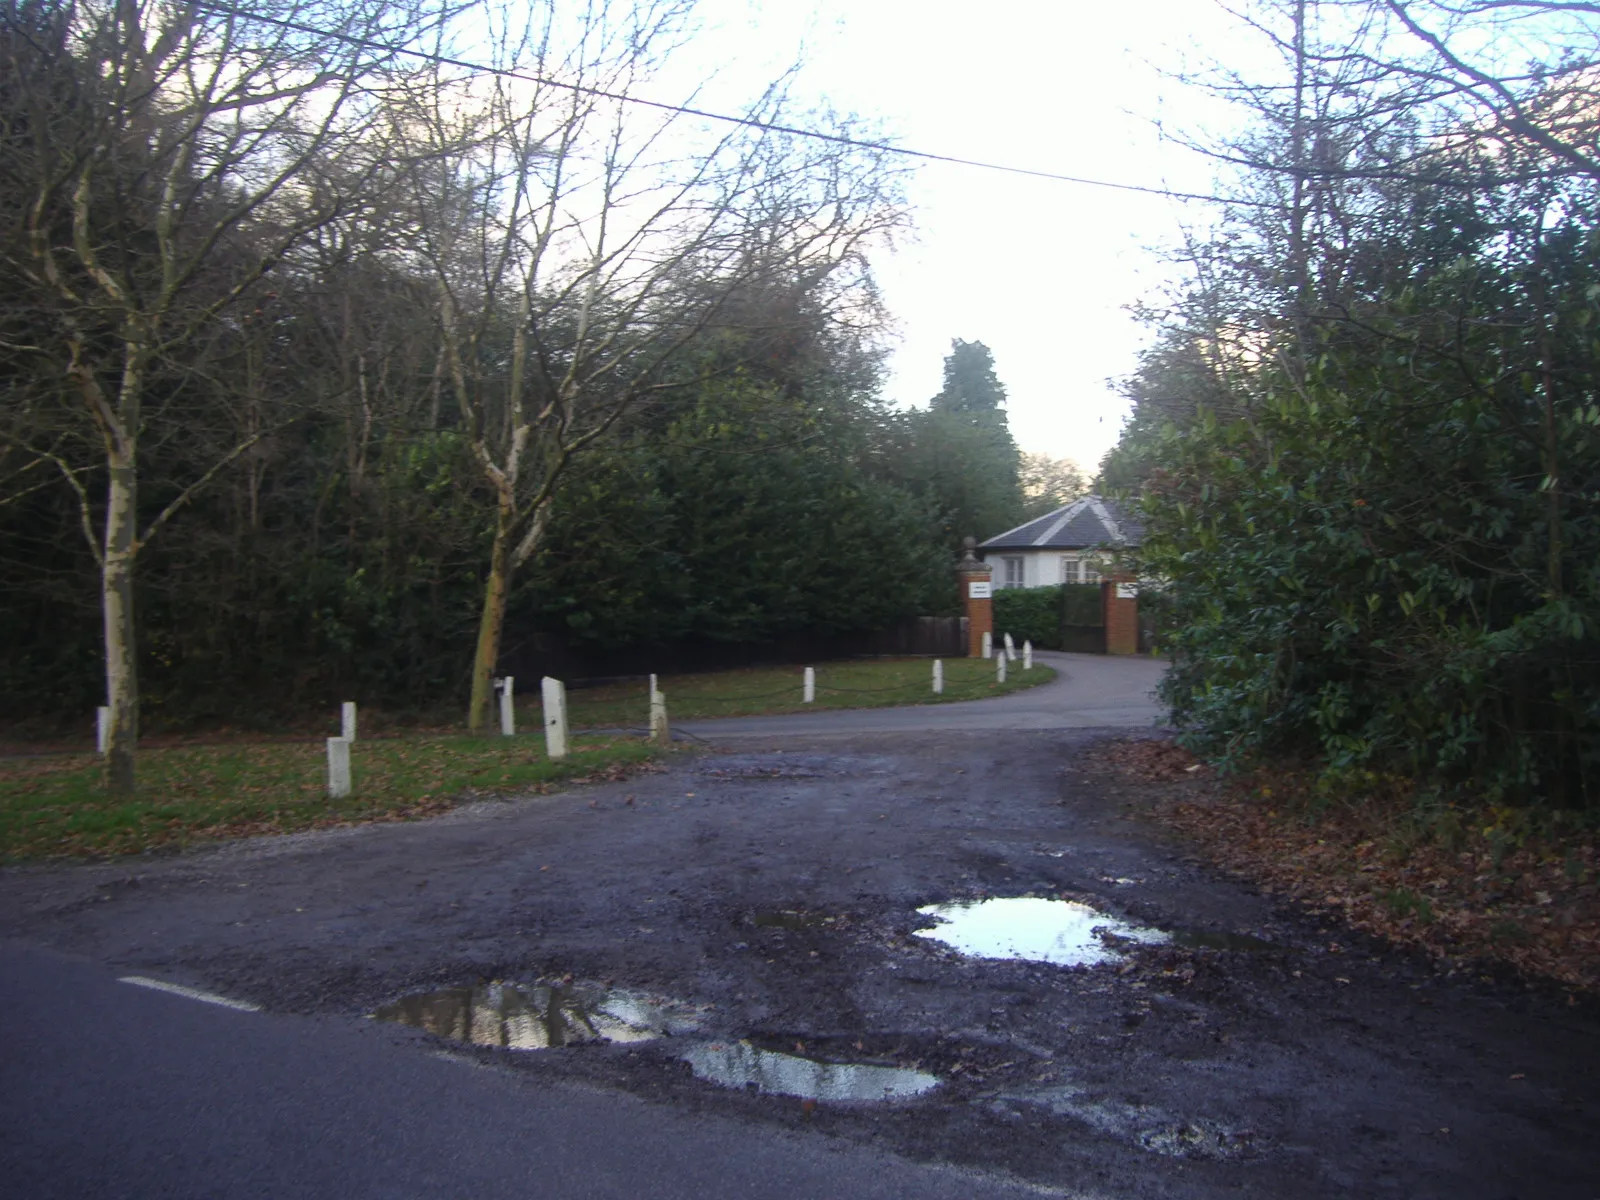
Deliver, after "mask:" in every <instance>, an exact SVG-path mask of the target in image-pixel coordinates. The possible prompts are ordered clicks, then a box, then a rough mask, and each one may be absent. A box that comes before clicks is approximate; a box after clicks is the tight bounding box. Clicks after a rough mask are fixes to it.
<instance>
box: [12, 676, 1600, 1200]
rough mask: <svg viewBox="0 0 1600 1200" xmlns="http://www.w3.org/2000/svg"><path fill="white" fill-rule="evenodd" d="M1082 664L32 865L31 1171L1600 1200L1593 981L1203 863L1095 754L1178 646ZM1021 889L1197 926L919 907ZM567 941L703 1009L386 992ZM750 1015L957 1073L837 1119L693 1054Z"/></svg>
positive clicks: (23, 972) (25, 1183) (543, 1186)
mask: <svg viewBox="0 0 1600 1200" xmlns="http://www.w3.org/2000/svg"><path fill="white" fill-rule="evenodd" d="M1060 661H1061V663H1062V665H1063V666H1064V667H1065V668H1066V670H1065V674H1064V677H1063V678H1062V679H1060V680H1058V681H1056V682H1054V683H1052V684H1051V685H1048V686H1046V687H1042V688H1039V689H1036V690H1033V691H1030V692H1024V693H1020V694H1016V695H1013V696H1008V697H1004V698H1000V699H998V700H995V701H988V702H982V703H979V704H974V705H950V706H944V707H930V708H920V709H913V710H902V711H901V712H899V713H896V714H893V715H892V716H890V719H894V720H905V721H908V722H914V723H915V725H914V727H911V728H906V729H900V730H890V731H882V732H872V730H871V728H870V723H872V722H875V721H877V720H880V719H882V718H883V717H885V716H886V715H889V714H884V713H879V712H872V713H862V712H847V713H834V714H826V713H818V714H805V715H803V716H800V717H779V718H772V719H769V720H766V721H763V722H761V723H760V724H759V725H756V726H755V728H754V729H753V730H752V729H749V728H748V726H749V725H750V724H752V723H748V722H742V721H741V722H739V723H738V724H739V725H741V726H747V728H746V729H745V730H744V734H746V735H747V734H748V733H750V732H755V733H758V734H759V735H760V737H761V738H762V739H764V740H758V741H751V740H749V739H748V737H747V736H742V737H741V740H736V741H731V742H730V744H729V745H726V746H713V747H712V748H711V749H709V750H706V751H704V752H702V753H698V754H692V755H682V756H676V757H674V758H673V759H672V760H671V761H670V762H669V763H667V764H665V769H663V770H659V771H656V772H651V773H645V774H640V775H638V776H635V777H633V778H629V779H626V780H618V781H612V782H606V783H597V784H593V785H590V786H586V787H579V788H574V789H573V790H572V791H570V792H566V793H558V794H553V795H550V796H537V797H525V798H519V799H510V800H504V801H494V802H484V803H479V804H473V805H468V806H464V807H462V808H458V809H456V810H454V811H452V812H450V813H447V814H445V815H443V816H440V817H437V818H434V819H430V820H426V821H413V822H393V823H378V824H371V825H365V826H359V827H352V828H344V829H331V830H323V831H317V832H313V833H305V834H297V835H293V836H286V837H263V838H255V839H248V840H243V841H239V842H234V843H227V844H222V845H217V846H212V847H208V848H201V849H196V850H194V851H192V852H190V853H185V854H181V855H160V856H150V857H140V858H136V859H123V860H118V861H114V862H107V863H98V864H89V865H80V866H41V867H25V868H11V869H5V870H0V1004H3V1005H4V1009H3V1011H4V1012H5V1014H6V1015H7V1018H8V1020H9V1028H8V1029H7V1030H6V1031H5V1033H4V1034H3V1035H0V1197H3V1198H4V1200H9V1198H10V1197H13V1196H16V1197H55V1196H62V1197H67V1196H70V1197H74V1198H77V1197H85V1198H88V1200H102V1198H104V1200H109V1198H111V1197H145V1196H159V1197H166V1196H171V1197H235V1196H238V1197H246V1196H249V1197H255V1196H266V1197H280V1196H283V1197H340V1198H344V1197H351V1198H357V1200H364V1198H367V1197H372V1198H375V1200H390V1198H399V1197H436V1196H445V1197H454V1196H461V1197H498V1196H512V1195H515V1196H532V1197H537V1198H538V1200H568V1198H572V1200H579V1198H581V1200H590V1198H595V1197H599V1198H604V1197H612V1196H615V1197H623V1196H628V1197H633V1196H641V1197H644V1196H648V1197H662V1198H665V1200H672V1198H674V1197H690V1196H693V1197H695V1200H720V1198H722V1197H768V1196H770V1197H780V1196H781V1197H784V1198H786V1200H788V1198H792V1197H893V1196H904V1197H937V1198H942V1197H947V1196H948V1197H958V1196H959V1197H1001V1196H1005V1197H1010V1196H1021V1195H1029V1194H1032V1195H1039V1194H1044V1195H1052V1196H1093V1197H1107V1198H1109V1197H1116V1198H1117V1200H1134V1198H1140V1200H1143V1198H1147V1197H1148V1198H1151V1200H1155V1198H1158V1197H1160V1198H1165V1197H1184V1198H1185V1200H1241V1198H1242V1200H1280V1198H1282V1197H1295V1198H1296V1200H1300V1198H1306V1200H1311V1198H1317V1200H1321V1198H1327V1200H1333V1198H1335V1197H1344V1196H1385V1197H1390V1196H1392V1197H1406V1198H1407V1200H1412V1198H1420V1197H1429V1198H1433V1200H1508V1198H1513V1197H1521V1198H1522V1200H1529V1198H1530V1197H1535V1196H1537V1197H1539V1198H1540V1200H1595V1197H1597V1196H1600V1160H1597V1159H1596V1157H1595V1155H1594V1152H1593V1149H1592V1143H1593V1130H1594V1128H1595V1125H1596V1121H1600V1084H1597V1083H1596V1080H1600V1019H1597V1017H1596V1015H1595V1013H1594V1012H1593V1011H1591V1010H1590V1009H1588V1008H1586V1007H1584V1006H1580V1005H1576V1004H1568V1003H1566V1002H1565V1000H1564V999H1563V998H1562V997H1559V996H1553V997H1552V996H1549V995H1546V994H1544V993H1542V992H1537V991H1524V989H1523V988H1522V987H1521V986H1520V985H1516V984H1513V983H1509V982H1508V983H1505V984H1503V985H1500V984H1495V983H1494V982H1493V981H1492V980H1489V979H1479V978H1477V977H1475V976H1473V977H1468V976H1464V975H1457V974H1455V973H1454V972H1447V971H1444V970H1442V969H1436V968H1435V966H1434V965H1433V964H1431V963H1429V962H1427V961H1423V960H1417V959H1415V958H1413V957H1410V956H1407V955H1404V954H1399V953H1394V952H1389V951H1386V950H1385V949H1384V948H1383V947H1381V946H1379V945H1377V944H1375V943H1372V942H1370V941H1368V940H1366V939H1364V938H1362V937H1361V936H1360V935H1359V934H1354V933H1352V931H1350V930H1348V929H1345V928H1339V927H1332V926H1325V925H1323V924H1321V923H1320V922H1318V921H1316V920H1310V919H1307V918H1306V917H1305V916H1304V915H1303V914H1297V913H1296V912H1295V911H1293V910H1292V909H1289V908H1287V907H1285V906H1283V905H1281V904H1279V903H1278V902H1277V901H1276V900H1275V899H1274V898H1273V897H1271V896H1267V895H1263V894H1261V893H1260V892H1258V891H1255V890H1253V889H1251V888H1249V887H1247V886H1241V885H1240V884H1239V883H1238V882H1237V881H1234V880H1231V879H1228V878H1225V877H1222V876H1220V875H1218V874H1216V873H1214V872H1212V871H1209V870H1207V869H1206V868H1205V867H1204V866H1203V865H1201V864H1199V863H1197V862H1195V861H1193V860H1192V859H1189V858H1188V857H1186V856H1185V855H1184V853H1183V851H1182V848H1181V847H1177V846H1174V845H1173V844H1172V843H1171V842H1170V841H1169V840H1168V838H1167V835H1166V834H1164V833H1163V832H1162V831H1161V830H1160V829H1159V828H1157V827H1155V826H1152V825H1150V824H1149V823H1147V822H1145V821H1143V820H1142V819H1141V816H1140V814H1141V812H1142V811H1146V810H1147V809H1148V806H1149V805H1150V804H1152V803H1157V802H1162V803H1164V802H1167V801H1170V800H1173V799H1174V798H1182V797H1187V798H1189V799H1190V800H1191V801H1194V802H1202V803H1203V802H1204V799H1205V797H1206V795H1207V792H1206V788H1207V786H1208V785H1207V782H1206V780H1205V777H1204V776H1203V775H1194V776H1191V775H1187V774H1185V775H1184V776H1183V778H1182V779H1179V780H1176V781H1172V782H1168V783H1159V784H1157V783H1140V782H1138V781H1136V780H1131V779H1130V778H1128V777H1125V776H1123V775H1119V774H1117V773H1116V772H1115V771H1112V770H1111V769H1110V768H1109V766H1108V765H1106V764H1105V762H1104V761H1103V759H1102V758H1100V757H1099V752H1098V750H1097V747H1098V745H1099V744H1100V743H1101V742H1102V741H1103V740H1104V736H1105V734H1106V732H1108V731H1116V730H1117V729H1119V728H1120V730H1121V732H1123V733H1126V732H1128V731H1129V730H1130V729H1138V728H1139V727H1141V726H1146V727H1147V726H1148V725H1149V724H1150V723H1151V722H1153V721H1154V720H1155V719H1156V716H1157V714H1156V712H1155V710H1154V707H1153V705H1151V703H1150V701H1149V700H1148V698H1147V697H1146V695H1145V693H1146V692H1147V691H1148V689H1149V687H1150V685H1151V684H1153V683H1154V681H1155V676H1156V674H1157V672H1158V671H1159V669H1160V668H1159V665H1158V664H1153V663H1150V662H1148V661H1140V660H1093V659H1090V660H1085V659H1081V658H1077V657H1064V658H1063V659H1062V660H1060ZM1090 713H1097V714H1098V715H1097V716H1095V717H1094V720H1096V721H1098V722H1099V723H1100V727H1099V728H1095V727H1092V726H1090V727H1080V726H1079V725H1076V724H1074V723H1075V722H1082V721H1086V720H1089V719H1090V717H1089V716H1088V714H1090ZM1117 714H1123V715H1122V716H1121V717H1120V720H1121V721H1122V722H1123V723H1122V724H1121V725H1120V727H1119V726H1118V725H1116V724H1115V723H1114V722H1115V721H1117V720H1118V719H1119V717H1118V716H1117ZM834 722H838V724H834ZM930 722H933V723H938V724H934V725H932V726H931V727H930V726H929V724H928V723H930ZM947 722H960V724H958V725H956V726H955V727H951V726H950V725H949V724H945V723H947ZM991 722H992V723H993V724H991ZM698 724H699V725H702V726H703V725H709V724H710V723H698ZM729 724H730V725H732V724H733V723H732V722H730V723H729ZM829 725H833V729H832V730H830V729H829V728H828V726H829ZM840 725H842V726H844V728H845V730H846V731H847V732H848V733H849V734H851V735H857V736H852V737H845V736H840V733H839V726H840ZM796 727H799V728H801V729H803V731H804V733H805V734H807V735H810V736H791V735H788V734H786V733H785V732H784V731H785V730H792V729H794V728H796ZM1107 727H1109V730H1108V728H1107ZM719 736H720V735H718V734H716V733H714V732H713V733H711V734H710V737H711V739H712V740H713V741H716V740H717V739H718V738H719ZM727 736H729V737H730V739H731V738H734V737H740V736H741V735H740V731H738V730H730V731H729V733H728V735H727ZM1021 895H1028V896H1034V897H1042V896H1059V897H1062V898H1064V899H1072V900H1075V901H1077V902H1078V903H1079V904H1084V905H1089V906H1090V907H1092V908H1093V909H1094V910H1095V911H1096V912H1098V913H1100V914H1102V915H1103V916H1105V917H1106V918H1109V919H1115V920H1120V921H1128V922H1132V923H1134V924H1135V925H1141V926H1145V927H1148V928H1150V929H1154V930H1163V931H1171V933H1172V937H1173V939H1174V940H1173V941H1172V942H1170V943H1158V944H1148V945H1142V946H1140V947H1138V948H1125V950H1124V953H1126V955H1127V958H1126V961H1124V962H1122V963H1121V964H1120V965H1118V964H1115V963H1111V964H1104V963H1103V964H1100V965H1093V966H1086V967H1070V968H1066V967H1058V966H1054V965H1044V964H1039V963H1032V962H1006V961H999V960H991V959H977V958H967V957H964V956H962V955H960V954H957V953H955V952H954V951H952V950H949V949H947V948H945V947H943V946H941V945H939V944H938V943H937V942H935V941H930V940H929V938H928V937H926V936H924V934H923V933H921V932H918V931H919V930H925V929H926V928H927V927H928V925H929V921H928V918H926V917H925V916H922V915H921V913H922V909H923V906H926V905H928V904H930V903H945V902H952V901H954V902H961V901H964V900H970V899H974V898H980V897H989V896H1021ZM1241 938H1243V939H1244V940H1243V941H1242V942H1241V941H1240V940H1239V939H1241ZM1184 939H1186V940H1184ZM133 975H137V976H144V977H147V978H152V979H156V980H160V981H164V982H166V983H169V984H179V985H187V986H188V987H190V988H193V989H203V990H205V991H209V992H212V993H218V994H220V995H221V996H222V997H224V998H227V999H231V1000H233V1001H236V1002H251V1003H253V1004H256V1005H259V1006H260V1007H259V1009H258V1010H254V1011H241V1010H238V1009H233V1008H227V1007H219V1006H217V1005H215V1004H212V1003H209V1002H206V1001H205V1000H203V999H198V998H195V997H193V996H185V995H179V994H170V993H164V992H159V991H151V990H149V989H147V988H145V987H141V986H135V985H133V984H130V983H126V982H119V981H118V979H119V977H126V976H133ZM569 976H570V977H571V978H572V979H574V980H577V981H582V982H584V983H585V984H594V985H597V986H601V987H609V988H620V989H635V990H637V991H640V992H643V993H647V994H649V995H653V996H659V997H665V998H670V999H673V1000H677V1001H682V1002H684V1003H686V1004H691V1005H693V1006H695V1008H696V1011H698V1012H699V1013H701V1024H700V1025H699V1026H698V1027H697V1028H696V1029H695V1030H694V1031H693V1032H692V1033H685V1034H683V1035H682V1036H672V1037H666V1038H660V1039H656V1040H653V1041H646V1042H639V1043H627V1042H618V1043H613V1044H604V1045H595V1044H591V1045H583V1046H568V1047H566V1048H564V1049H560V1050H548V1051H539V1052H537V1053H526V1052H522V1051H514V1050H507V1049H503V1048H501V1047H500V1046H499V1045H497V1044H496V1045H486V1046H482V1047H475V1046H466V1045H459V1044H455V1043H449V1042H447V1041H445V1040H443V1039H434V1038H432V1037H429V1036H428V1035H426V1034H424V1033H422V1032H421V1031H419V1030H417V1029H413V1028H408V1027H403V1026H400V1025H394V1024H388V1023H381V1022H377V1021H372V1020H368V1019H366V1018H365V1017H364V1016H363V1014H366V1013H372V1012H374V1011H376V1010H378V1009H380V1008H382V1007H383V1006H385V1005H388V1004H390V1003H392V1002H394V1001H395V1000H397V999H398V998H400V997H402V996H418V995H420V994H423V993H431V992H433V991H434V990H435V989H440V988H449V989H462V988H469V987H474V986H476V985H478V984H482V983H488V982H490V981H496V980H502V981H511V982H519V983H523V984H525V985H528V986H537V985H539V984H540V982H541V981H543V982H544V983H553V982H557V981H560V980H563V979H565V978H567V977H569ZM474 1028H475V1029H476V1026H474ZM742 1040H747V1041H748V1042H749V1043H750V1045H751V1046H752V1047H756V1046H759V1047H762V1048H765V1049H767V1050H769V1051H778V1052H782V1053H791V1052H792V1053H794V1054H797V1055H800V1056H810V1057H811V1058H812V1059H813V1061H822V1062H830V1063H846V1064H848V1063H864V1064H865V1063H882V1064H892V1065H895V1066H901V1067H908V1068H911V1069H919V1070H926V1071H928V1072H930V1073H933V1074H935V1075H937V1076H938V1078H939V1080H940V1082H939V1085H938V1086H937V1087H936V1088H934V1089H933V1090H932V1091H930V1092H928V1093H926V1094H924V1095H920V1096H917V1097H915V1098H913V1099H910V1100H905V1101H896V1102H893V1103H887V1104H874V1103H848V1102H839V1103H835V1102H833V1101H825V1102H823V1103H820V1104H819V1105H817V1106H816V1107H815V1108H814V1109H810V1110H808V1109H806V1108H804V1107H803V1106H802V1105H801V1104H800V1102H799V1101H798V1100H797V1099H796V1098H794V1097H793V1096H790V1095H773V1094H770V1093H763V1092H760V1091H755V1092H751V1091H748V1090H746V1089H742V1088H730V1087H719V1086H717V1085H715V1084H713V1083H710V1082H707V1081H706V1080H705V1079H703V1078H697V1077H696V1076H695V1075H694V1074H693V1073H692V1072H691V1071H690V1069H689V1064H688V1063H687V1062H686V1057H687V1055H686V1051H688V1050H690V1049H692V1048H693V1047H694V1046H697V1045H701V1044H705V1045H708V1046H715V1045H717V1044H722V1043H727V1042H734V1043H737V1042H739V1041H742Z"/></svg>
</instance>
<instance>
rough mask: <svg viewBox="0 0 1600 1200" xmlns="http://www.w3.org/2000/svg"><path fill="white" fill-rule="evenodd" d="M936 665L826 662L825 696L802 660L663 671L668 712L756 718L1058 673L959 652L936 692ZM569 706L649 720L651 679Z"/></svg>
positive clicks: (1017, 686)
mask: <svg viewBox="0 0 1600 1200" xmlns="http://www.w3.org/2000/svg"><path fill="white" fill-rule="evenodd" d="M932 671H933V664H932V660H931V659H926V658H888V659H862V660H852V661H848V662H833V663H822V664H820V665H819V666H817V668H816V674H817V698H816V700H815V701H813V702H812V703H810V704H807V703H805V702H804V700H803V699H802V677H803V674H804V668H802V667H750V668H746V669H744V670H738V671H718V672H716V673H714V674H708V675H663V676H661V678H660V681H659V683H660V687H661V690H662V691H663V692H664V693H665V694H666V697H667V712H668V714H669V715H670V717H671V718H672V719H673V720H675V721H678V720H682V721H689V720H695V719H703V718H707V717H749V716H760V715H763V714H767V713H791V712H814V711H816V710H817V709H820V708H883V707H886V706H888V705H899V704H940V703H944V704H948V703H950V702H952V701H956V700H982V699H984V698H985V697H989V696H1001V695H1004V694H1006V693H1007V692H1015V691H1020V690H1021V689H1023V688H1030V687H1037V686H1038V685H1039V684H1041V683H1048V682H1049V681H1050V680H1052V679H1054V678H1055V677H1056V673H1055V671H1054V670H1053V669H1052V668H1050V667H1047V666H1044V665H1043V664H1042V663H1035V664H1034V666H1033V669H1032V670H1029V671H1024V670H1023V669H1022V660H1021V659H1020V658H1019V659H1018V660H1017V661H1016V662H1013V663H1011V664H1010V670H1009V671H1008V678H1007V679H1006V682H1004V683H997V682H996V681H995V665H994V663H992V662H987V661H985V660H983V659H981V658H980V659H972V658H952V659H946V660H945V661H944V694H943V695H939V696H935V695H934V694H933V687H932ZM519 711H520V714H521V715H520V716H519V720H520V721H522V722H523V723H532V724H537V723H538V722H539V702H538V696H537V693H535V694H533V695H531V696H526V697H525V699H524V700H523V703H522V704H521V705H519ZM567 712H568V716H569V718H570V720H571V721H572V724H573V725H574V727H577V728H596V727H610V728H614V727H617V726H623V727H630V728H631V727H641V728H642V727H643V726H644V725H645V724H646V722H647V721H648V719H649V684H648V683H647V682H646V681H645V680H642V679H641V680H629V681H627V682H625V683H617V684H607V685H604V686H601V687H586V688H573V689H571V690H569V691H568V693H567Z"/></svg>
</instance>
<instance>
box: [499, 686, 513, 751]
mask: <svg viewBox="0 0 1600 1200" xmlns="http://www.w3.org/2000/svg"><path fill="white" fill-rule="evenodd" d="M516 733H517V681H516V680H515V679H513V678H512V677H511V676H510V675H507V676H506V677H505V678H504V679H502V680H501V681H500V736H501V737H515V736H516Z"/></svg>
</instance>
